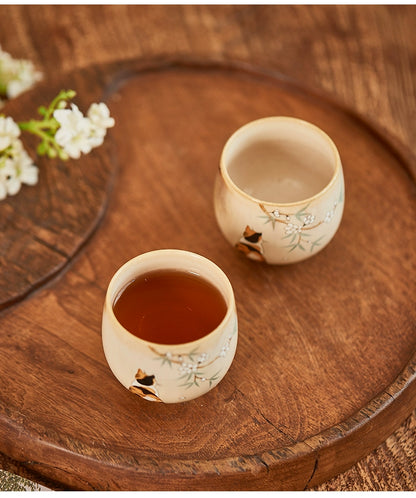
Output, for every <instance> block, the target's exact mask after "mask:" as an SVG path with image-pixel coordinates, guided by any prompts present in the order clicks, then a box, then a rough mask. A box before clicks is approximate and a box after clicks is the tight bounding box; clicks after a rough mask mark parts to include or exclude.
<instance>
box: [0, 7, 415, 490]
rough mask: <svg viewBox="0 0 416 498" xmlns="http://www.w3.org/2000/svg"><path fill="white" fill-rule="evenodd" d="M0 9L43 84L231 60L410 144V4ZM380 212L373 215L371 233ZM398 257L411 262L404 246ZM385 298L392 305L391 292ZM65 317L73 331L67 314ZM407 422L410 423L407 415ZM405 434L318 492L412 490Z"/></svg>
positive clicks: (91, 264) (6, 31)
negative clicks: (165, 59)
mask: <svg viewBox="0 0 416 498" xmlns="http://www.w3.org/2000/svg"><path fill="white" fill-rule="evenodd" d="M0 11H1V12H0V13H1V15H2V18H3V19H8V22H7V23H4V24H2V29H1V31H0V43H1V44H2V46H3V48H4V49H5V50H8V51H10V52H12V53H13V54H14V55H15V56H20V57H28V58H31V59H32V60H34V61H35V62H37V64H38V66H39V67H41V68H42V69H43V70H44V72H45V73H46V76H47V77H52V75H54V74H55V73H57V72H62V71H67V70H72V69H77V68H78V69H79V68H84V67H88V66H89V65H90V64H91V63H96V62H113V61H118V60H123V59H124V60H126V59H128V58H130V57H136V58H149V57H152V56H160V55H174V56H176V55H189V54H192V55H197V56H201V57H204V56H211V57H214V58H218V59H223V60H240V61H245V62H249V63H252V64H257V65H259V66H262V67H265V68H271V69H274V70H276V71H279V72H281V73H283V74H286V75H288V76H289V77H292V78H296V79H299V80H301V81H303V82H304V83H305V84H306V85H307V86H310V87H312V88H317V89H323V90H326V91H327V92H329V93H330V94H332V95H334V96H335V97H337V98H338V99H340V100H341V101H343V102H344V103H346V104H347V105H348V107H351V108H355V109H357V110H359V111H360V112H361V113H362V114H364V115H365V116H367V117H370V118H371V119H372V120H374V121H376V122H377V123H378V124H379V125H380V126H382V127H383V128H385V129H387V130H388V131H389V133H390V134H392V135H394V136H396V137H397V138H398V139H399V140H400V141H401V142H402V143H403V144H404V146H405V147H406V144H407V147H409V148H410V145H411V144H413V143H414V142H415V138H416V137H415V135H416V129H415V126H414V123H415V112H416V110H415V107H416V106H415V101H416V99H415V95H416V90H415V84H414V81H415V80H416V79H415V76H416V64H415V60H416V56H415V46H414V43H413V36H414V33H413V26H414V21H415V9H414V7H413V6H408V7H388V6H382V7H360V6H351V7H345V6H334V7H321V6H319V7H317V6H314V7H301V6H268V7H245V6H223V7H214V6H212V7H211V6H210V7H204V6H182V7H161V6H154V7H134V6H120V7H115V6H108V7H107V6H106V7H91V6H76V7H57V6H54V7H52V6H32V7H24V6H2V7H1V8H0ZM45 40H48V43H46V42H45ZM145 214H147V215H148V216H151V215H152V212H151V211H148V212H146V213H145ZM385 215H386V213H385V212H383V213H382V214H380V213H379V212H377V214H376V213H374V217H373V218H372V220H375V221H374V222H373V226H374V225H377V223H378V220H379V219H380V218H383V216H385ZM387 215H388V213H387ZM391 221H392V223H393V219H391ZM374 231H376V228H374ZM117 247H118V246H117ZM106 251H107V249H104V253H105V254H109V253H108V252H106ZM408 251H409V255H410V256H412V254H414V246H410V247H409V248H408ZM83 269H84V270H85V269H87V270H88V272H89V273H87V275H89V277H88V278H89V281H91V280H93V278H94V276H95V275H96V273H97V271H98V270H97V268H96V265H95V261H94V260H93V259H90V258H89V259H88V260H87V262H85V261H84V263H83ZM106 271H107V270H106ZM379 271H381V272H382V269H379ZM104 273H105V272H104ZM107 273H108V274H109V273H110V271H109V270H108V271H107ZM107 273H105V274H106V275H107ZM107 276H109V275H107ZM81 283H82V281H81ZM89 292H91V291H89ZM101 292H102V289H101ZM52 294H53V293H52ZM99 295H100V294H98V297H97V296H95V297H94V298H93V299H96V298H99ZM68 298H69V301H70V302H71V296H68ZM390 298H391V300H392V302H394V301H395V295H394V292H392V294H391V296H390ZM50 299H53V296H51V297H50ZM20 306H21V305H19V307H18V308H16V310H17V309H22V308H21V307H20ZM363 306H364V308H366V306H368V303H363ZM74 308H76V306H75V305H74ZM81 308H82V307H81ZM71 309H72V308H71ZM367 311H368V312H369V308H368V309H367ZM4 313H5V314H6V315H7V314H8V313H9V311H6V312H4ZM50 316H51V317H52V314H51V315H50ZM76 316H77V315H76ZM97 316H98V315H97ZM97 316H96V319H97ZM68 318H69V322H70V323H72V324H73V326H75V327H78V322H77V321H75V322H73V321H72V320H73V317H72V315H71V312H70V313H69V315H68ZM79 320H81V318H79ZM82 320H85V318H82ZM92 325H93V326H96V325H97V322H94V323H93V324H92ZM28 326H29V325H28ZM2 330H3V329H2ZM35 330H36V327H33V328H32V333H33V334H34V333H35ZM57 368H58V367H57ZM38 375H39V376H41V373H38ZM68 375H69V374H68ZM16 396H17V395H16ZM17 398H18V396H17ZM20 403H23V405H24V402H23V401H20ZM19 413H20V412H19ZM409 420H410V421H412V420H413V421H414V414H413V416H412V418H411V419H409ZM270 427H271V426H270ZM412 427H414V424H413V425H412V423H411V422H410V423H409V422H408V423H407V425H404V426H403V432H400V430H399V434H400V437H396V436H395V437H392V438H390V439H388V440H387V441H388V442H386V443H385V444H384V445H382V446H381V447H380V448H379V449H378V450H376V452H374V453H373V454H371V455H370V456H369V457H367V458H366V459H365V460H363V461H362V462H360V463H359V464H357V465H356V466H354V467H353V468H352V469H351V470H350V471H348V472H345V473H344V474H342V475H341V476H340V477H338V478H337V479H335V480H333V481H332V482H330V483H327V485H326V486H327V487H326V488H325V486H323V489H414V476H415V459H414V431H413V432H412V429H411V428H412ZM401 430H402V429H401ZM396 434H397V433H396ZM389 441H390V442H389ZM386 445H387V446H386ZM376 467H377V472H375V470H374V469H375V468H376ZM312 470H313V469H312ZM311 475H312V472H311ZM309 484H310V485H312V484H313V481H312V480H311V482H310V483H309ZM360 486H361V488H360ZM321 489H322V487H321Z"/></svg>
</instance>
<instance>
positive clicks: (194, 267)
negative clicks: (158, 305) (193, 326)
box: [102, 249, 238, 403]
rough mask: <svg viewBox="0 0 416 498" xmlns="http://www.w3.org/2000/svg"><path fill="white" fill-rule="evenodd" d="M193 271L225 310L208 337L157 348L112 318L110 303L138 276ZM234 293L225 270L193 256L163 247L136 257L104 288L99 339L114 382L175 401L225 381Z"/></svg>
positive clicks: (234, 331)
mask: <svg viewBox="0 0 416 498" xmlns="http://www.w3.org/2000/svg"><path fill="white" fill-rule="evenodd" d="M162 269H176V270H183V271H188V272H192V273H194V274H197V275H199V276H200V277H202V278H204V279H206V280H208V281H209V282H211V283H212V284H213V285H214V286H215V287H216V288H217V289H218V290H219V291H220V292H221V294H222V295H223V297H224V299H225V301H226V304H227V312H226V315H225V317H224V318H223V320H222V322H221V323H220V324H219V325H218V327H217V328H216V329H214V330H213V331H212V332H210V333H209V334H208V335H206V336H204V337H202V338H200V339H198V340H196V341H192V342H188V343H185V344H174V345H169V344H157V343H153V342H149V341H146V340H143V339H140V338H138V337H136V336H135V335H133V334H131V333H130V332H129V331H128V330H126V329H125V328H124V327H123V326H122V325H121V324H120V323H119V322H118V321H117V319H116V317H115V315H114V312H113V304H114V301H115V299H116V298H117V296H118V295H119V293H120V292H121V291H122V290H123V289H124V288H125V287H126V286H127V285H128V284H129V283H130V282H131V281H132V280H133V279H134V278H135V277H137V276H139V275H141V274H143V273H147V272H150V271H153V270H162ZM237 336H238V326H237V313H236V305H235V300H234V293H233V289H232V287H231V284H230V282H229V280H228V278H227V276H226V275H225V274H224V272H223V271H222V270H221V269H220V268H219V267H218V266H217V265H215V264H214V263H213V262H212V261H210V260H209V259H207V258H205V257H203V256H200V255H198V254H195V253H192V252H188V251H182V250H175V249H162V250H157V251H152V252H148V253H144V254H141V255H139V256H137V257H135V258H133V259H131V260H130V261H128V262H127V263H126V264H124V265H123V266H122V267H121V268H120V269H119V270H118V271H117V272H116V273H115V275H114V276H113V278H112V279H111V281H110V284H109V286H108V289H107V294H106V298H105V303H104V310H103V318H102V340H103V348H104V353H105V357H106V359H107V362H108V364H109V366H110V368H111V370H112V372H113V374H114V375H115V377H116V378H117V379H118V380H119V382H120V383H121V384H122V385H123V386H124V387H125V388H126V389H129V390H130V391H131V392H133V393H135V394H137V395H139V396H140V397H142V398H144V399H147V400H152V401H161V402H164V403H176V402H182V401H186V400H190V399H193V398H196V397H198V396H201V395H203V394H205V393H206V392H208V391H209V390H210V389H212V388H213V387H215V386H216V385H217V384H218V383H219V382H220V380H221V379H222V378H223V377H224V375H225V374H226V372H227V371H228V369H229V367H230V366H231V363H232V360H233V358H234V354H235V350H236V347H237Z"/></svg>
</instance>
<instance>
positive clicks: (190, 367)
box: [179, 361, 198, 374]
mask: <svg viewBox="0 0 416 498" xmlns="http://www.w3.org/2000/svg"><path fill="white" fill-rule="evenodd" d="M179 370H180V371H181V372H183V373H187V374H189V373H194V372H197V371H198V365H197V364H195V363H187V362H185V361H184V362H183V363H181V365H180V366H179Z"/></svg>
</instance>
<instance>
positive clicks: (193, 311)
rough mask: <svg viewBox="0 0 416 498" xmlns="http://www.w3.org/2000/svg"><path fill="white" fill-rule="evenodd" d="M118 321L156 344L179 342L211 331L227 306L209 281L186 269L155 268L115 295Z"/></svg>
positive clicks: (218, 322)
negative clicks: (155, 269)
mask: <svg viewBox="0 0 416 498" xmlns="http://www.w3.org/2000/svg"><path fill="white" fill-rule="evenodd" d="M113 310H114V314H115V316H116V318H117V320H118V321H119V322H120V323H121V325H123V327H124V328H126V329H127V330H128V331H129V332H131V333H132V334H134V335H136V336H137V337H140V338H141V339H145V340H147V341H150V342H156V343H158V344H182V343H186V342H191V341H195V340H197V339H200V338H201V337H204V336H205V335H207V334H209V333H210V332H212V331H213V330H214V329H215V328H216V327H217V326H218V325H219V324H220V323H221V321H222V319H223V318H224V316H225V314H226V312H227V305H226V302H225V299H224V297H223V296H222V294H221V292H220V291H219V290H218V289H217V288H216V287H214V286H213V285H212V284H211V283H210V282H208V281H207V280H205V279H203V278H201V277H200V276H198V275H195V274H193V273H190V272H186V271H179V270H157V271H152V272H149V273H145V274H143V275H140V276H138V277H137V278H136V279H135V280H133V281H132V282H130V284H128V285H127V287H125V288H124V289H123V290H122V291H121V292H120V294H119V295H118V296H117V298H116V300H115V302H114V305H113Z"/></svg>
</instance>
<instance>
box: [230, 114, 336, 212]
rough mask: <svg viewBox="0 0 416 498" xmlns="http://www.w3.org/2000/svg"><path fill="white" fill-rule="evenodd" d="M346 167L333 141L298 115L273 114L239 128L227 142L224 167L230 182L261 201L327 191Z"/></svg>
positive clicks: (285, 200)
mask: <svg viewBox="0 0 416 498" xmlns="http://www.w3.org/2000/svg"><path fill="white" fill-rule="evenodd" d="M338 167H340V159H339V154H338V151H337V149H336V147H335V145H334V143H333V142H332V140H331V139H330V138H329V137H328V135H326V134H325V133H324V132H323V131H322V130H320V129H319V128H318V127H316V126H314V125H312V124H310V123H308V122H306V121H303V120H300V119H296V118H289V117H270V118H263V119H259V120H257V121H253V122H251V123H248V124H247V125H245V126H243V127H242V128H240V129H239V130H237V131H236V132H235V133H234V134H233V135H232V136H231V137H230V139H229V140H228V142H227V143H226V145H225V147H224V150H223V155H222V160H221V168H222V171H223V174H225V175H226V176H227V177H228V179H229V181H231V183H232V184H233V185H234V186H235V187H236V188H237V189H239V190H241V191H243V192H244V193H245V194H247V195H249V196H250V197H252V198H254V199H255V200H257V201H258V202H268V203H273V204H287V203H296V202H301V201H303V200H306V199H309V198H311V197H314V196H316V195H317V194H319V193H320V192H321V191H322V190H324V189H325V187H326V186H328V185H329V184H330V182H331V180H332V179H333V178H334V176H335V173H336V171H337V168H338Z"/></svg>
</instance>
